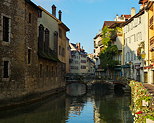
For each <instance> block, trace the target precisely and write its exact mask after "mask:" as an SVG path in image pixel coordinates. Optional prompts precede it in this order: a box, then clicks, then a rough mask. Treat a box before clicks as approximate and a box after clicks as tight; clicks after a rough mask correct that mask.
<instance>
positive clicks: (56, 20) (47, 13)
mask: <svg viewBox="0 0 154 123" xmlns="http://www.w3.org/2000/svg"><path fill="white" fill-rule="evenodd" d="M38 7H39V8H40V9H41V10H42V11H44V12H45V13H46V14H47V15H49V16H50V17H52V18H53V19H55V20H56V21H57V22H58V21H59V20H58V19H57V18H56V17H55V16H53V15H52V14H51V13H49V12H48V11H47V10H45V9H44V8H42V7H41V6H38Z"/></svg>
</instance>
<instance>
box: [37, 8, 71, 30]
mask: <svg viewBox="0 0 154 123" xmlns="http://www.w3.org/2000/svg"><path fill="white" fill-rule="evenodd" d="M38 7H39V8H40V9H41V10H42V11H44V12H45V13H46V14H47V15H49V16H50V17H52V18H53V19H55V20H56V21H57V22H58V24H59V25H61V26H62V27H64V28H65V29H66V31H70V29H69V28H68V27H67V26H66V25H65V24H64V23H63V22H62V21H60V20H59V19H58V18H56V17H55V16H53V15H52V14H51V13H50V12H48V11H47V10H45V9H44V8H43V7H41V6H38Z"/></svg>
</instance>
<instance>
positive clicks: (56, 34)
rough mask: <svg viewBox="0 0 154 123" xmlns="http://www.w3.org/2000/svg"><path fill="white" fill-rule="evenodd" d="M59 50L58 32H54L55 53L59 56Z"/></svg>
mask: <svg viewBox="0 0 154 123" xmlns="http://www.w3.org/2000/svg"><path fill="white" fill-rule="evenodd" d="M57 49H58V32H56V31H55V32H54V51H55V52H56V54H57Z"/></svg>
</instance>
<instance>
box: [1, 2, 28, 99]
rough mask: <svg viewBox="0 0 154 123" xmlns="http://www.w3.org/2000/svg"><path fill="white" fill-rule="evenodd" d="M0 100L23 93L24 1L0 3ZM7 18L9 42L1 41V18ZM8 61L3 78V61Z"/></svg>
mask: <svg viewBox="0 0 154 123" xmlns="http://www.w3.org/2000/svg"><path fill="white" fill-rule="evenodd" d="M0 8H1V11H0V99H2V98H7V97H8V98H9V97H17V96H20V95H23V94H24V93H25V90H24V89H25V88H24V82H25V78H24V76H25V71H24V70H25V59H24V55H25V45H24V44H25V30H24V28H25V17H24V15H25V10H24V8H25V1H24V0H1V1H0ZM4 16H5V17H7V18H9V42H5V41H3V17H4ZM6 60H7V61H9V77H8V78H4V77H3V68H4V61H6Z"/></svg>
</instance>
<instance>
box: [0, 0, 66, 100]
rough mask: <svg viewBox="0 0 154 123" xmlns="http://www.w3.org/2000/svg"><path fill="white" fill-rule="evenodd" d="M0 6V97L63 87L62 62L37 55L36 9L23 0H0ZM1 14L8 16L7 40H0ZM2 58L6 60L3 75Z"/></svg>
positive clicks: (14, 96) (63, 68)
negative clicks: (6, 75) (5, 71)
mask: <svg viewBox="0 0 154 123" xmlns="http://www.w3.org/2000/svg"><path fill="white" fill-rule="evenodd" d="M0 8H1V11H0V100H3V99H10V98H20V97H23V96H26V95H33V94H37V93H38V94H40V93H44V92H46V91H52V90H56V89H59V88H62V87H64V86H65V78H64V75H65V65H64V64H63V63H61V62H59V61H56V62H55V61H52V60H49V59H46V58H41V57H39V56H38V34H37V33H38V23H37V22H38V21H37V19H38V10H39V8H37V6H35V5H34V4H33V3H31V2H27V1H26V0H0ZM3 16H5V17H7V18H9V41H8V42H6V41H3ZM4 61H8V63H9V64H8V66H9V67H8V71H9V72H8V74H9V77H6V78H5V77H4V72H3V71H4ZM40 64H41V65H42V68H41V71H40Z"/></svg>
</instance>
